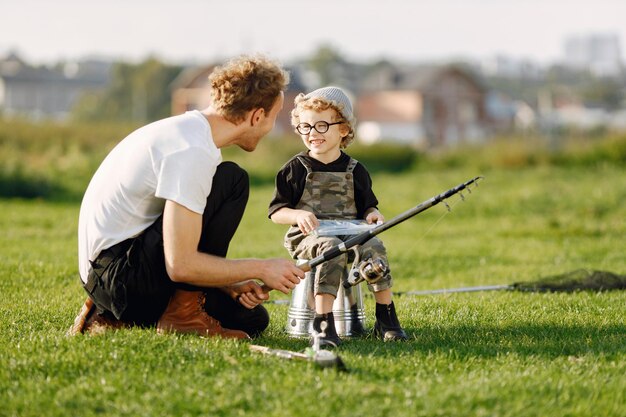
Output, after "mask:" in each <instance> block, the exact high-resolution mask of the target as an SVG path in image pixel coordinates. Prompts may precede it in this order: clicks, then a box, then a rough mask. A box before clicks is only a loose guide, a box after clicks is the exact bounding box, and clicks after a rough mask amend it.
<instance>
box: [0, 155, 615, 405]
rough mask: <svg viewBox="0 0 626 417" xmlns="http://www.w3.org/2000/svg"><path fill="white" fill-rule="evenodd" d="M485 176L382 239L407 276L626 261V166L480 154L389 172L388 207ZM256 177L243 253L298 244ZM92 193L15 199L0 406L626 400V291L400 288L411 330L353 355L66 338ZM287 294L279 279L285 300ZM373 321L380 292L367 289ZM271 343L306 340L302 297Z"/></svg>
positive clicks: (549, 269) (3, 206) (1, 340)
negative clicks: (296, 327)
mask: <svg viewBox="0 0 626 417" xmlns="http://www.w3.org/2000/svg"><path fill="white" fill-rule="evenodd" d="M477 174H484V175H485V177H486V179H485V180H484V181H483V182H482V183H481V184H480V186H479V187H478V188H477V189H475V190H474V192H473V193H472V194H466V195H465V196H466V200H465V201H460V200H459V199H458V198H455V199H452V200H451V206H452V212H451V213H449V214H446V213H447V212H446V210H445V208H444V207H440V206H437V207H434V208H432V209H431V210H428V211H426V212H424V213H422V214H420V215H419V216H417V217H415V218H414V219H411V220H409V221H407V222H405V223H403V224H402V225H400V226H397V227H396V228H393V229H391V230H389V231H387V232H385V233H384V234H383V235H381V238H383V240H384V241H385V244H386V246H387V248H388V251H389V258H390V263H391V267H392V270H393V275H394V280H395V285H394V289H395V290H397V291H409V290H425V289H438V288H452V287H461V286H471V285H488V284H509V283H512V282H515V281H527V280H533V279H536V278H539V277H542V276H547V275H552V274H558V273H562V272H568V271H571V270H574V269H578V268H593V269H602V270H608V271H613V272H617V273H626V256H625V252H626V250H625V249H626V245H625V241H624V236H625V235H626V222H625V217H626V209H625V208H624V203H625V202H626V168H624V167H620V166H619V165H615V164H612V165H598V166H594V167H588V168H563V167H562V168H555V167H541V166H539V167H534V168H521V169H509V170H505V169H490V170H488V171H487V172H475V171H474V170H472V169H468V168H458V169H448V170H437V171H427V170H424V169H414V170H411V171H407V172H404V173H402V174H393V175H392V174H382V173H378V174H376V175H375V178H374V184H375V191H376V193H377V195H378V197H379V199H380V200H381V205H380V208H381V210H382V211H383V213H384V214H385V215H386V216H387V218H391V217H392V216H394V215H396V214H398V213H400V212H402V211H404V210H406V209H408V208H411V207H412V206H415V205H416V204H418V203H420V202H421V201H423V200H426V199H427V198H429V197H431V196H432V195H435V194H438V193H440V192H442V191H444V190H446V189H448V188H450V187H452V186H454V185H456V184H458V183H460V182H462V181H465V180H467V179H469V178H471V177H473V176H475V175H477ZM271 193H272V188H271V185H261V186H258V187H255V188H253V190H252V194H251V200H250V204H249V209H248V211H247V213H246V215H245V217H244V220H243V224H242V227H241V228H240V230H239V231H238V233H237V235H236V236H235V239H234V242H233V244H232V246H231V251H230V253H229V256H231V257H249V256H256V257H270V256H271V257H274V256H285V253H284V252H283V249H282V244H281V239H282V235H283V233H284V231H285V230H284V228H282V227H280V226H276V225H273V224H272V223H271V222H270V221H269V220H267V217H266V207H267V203H268V201H269V199H270V197H271ZM78 208H79V207H78V204H77V203H51V202H45V201H39V200H30V201H25V200H0V230H2V234H1V235H0V292H1V294H2V296H1V298H0V416H74V415H76V416H78V415H80V416H96V415H98V416H161V415H171V416H198V415H203V416H231V415H232V416H237V415H242V416H243V415H246V416H299V417H300V416H302V417H305V416H359V415H360V416H548V415H549V416H624V415H626V395H625V389H624V387H626V318H625V317H626V314H625V313H626V294H624V292H619V291H618V292H605V293H588V292H580V293H573V294H564V293H552V294H537V293H517V292H482V293H463V294H448V295H433V296H422V297H417V296H399V297H397V298H396V304H397V307H398V312H399V316H400V320H401V322H402V323H403V325H404V327H405V328H406V330H407V332H408V333H409V335H410V341H409V342H407V343H397V344H385V343H382V342H380V341H377V340H372V339H357V340H350V341H348V342H346V343H345V344H344V345H343V346H342V347H341V348H340V350H339V354H340V355H341V357H342V358H343V360H344V362H345V363H346V365H347V366H348V368H349V369H350V370H351V372H350V373H347V374H342V373H336V372H334V371H332V370H319V369H316V368H315V367H313V366H312V365H310V364H307V363H300V362H291V361H283V360H280V359H275V358H272V357H264V356H260V355H258V354H255V353H250V352H249V351H248V348H247V346H246V344H245V343H241V344H237V343H236V342H233V341H224V340H219V339H201V338H197V337H193V336H157V335H156V333H155V332H154V330H151V329H144V330H140V329H131V330H122V331H117V332H111V333H109V334H105V335H103V336H99V337H88V336H79V337H75V338H67V337H66V336H65V331H66V330H67V328H68V327H69V325H70V324H71V322H72V320H73V318H74V316H75V314H76V313H77V311H78V309H79V307H80V305H81V303H82V301H83V299H84V294H83V292H82V289H81V288H80V286H79V284H78V278H77V266H76V264H77V261H76V254H75V253H76V223H77V217H78ZM285 298H287V296H285V295H278V294H273V299H274V300H276V299H285ZM365 303H366V314H367V325H368V326H369V327H371V326H372V324H373V319H372V317H373V308H374V306H373V299H372V298H371V297H366V298H365ZM267 307H268V309H269V310H270V313H271V316H272V321H271V325H270V328H269V330H268V331H267V332H266V334H265V335H264V336H263V337H262V338H260V339H259V340H257V341H256V342H255V343H258V344H262V345H268V346H271V347H276V348H285V349H291V350H302V349H304V348H305V347H306V345H307V343H306V341H303V340H298V339H290V338H288V337H287V336H286V335H285V333H284V331H283V329H284V326H285V323H286V317H287V307H286V306H285V305H283V304H268V306H267Z"/></svg>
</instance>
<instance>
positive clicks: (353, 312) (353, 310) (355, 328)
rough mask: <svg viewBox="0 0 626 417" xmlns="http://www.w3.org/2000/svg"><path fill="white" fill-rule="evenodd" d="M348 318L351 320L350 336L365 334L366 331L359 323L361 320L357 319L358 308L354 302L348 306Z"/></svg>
mask: <svg viewBox="0 0 626 417" xmlns="http://www.w3.org/2000/svg"><path fill="white" fill-rule="evenodd" d="M350 319H351V322H352V327H351V329H350V330H351V333H352V336H355V337H360V336H365V335H366V334H367V331H366V330H365V328H364V327H363V324H362V323H361V320H360V319H359V309H358V307H357V305H356V304H355V305H353V306H352V307H350Z"/></svg>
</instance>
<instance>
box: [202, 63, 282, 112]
mask: <svg viewBox="0 0 626 417" xmlns="http://www.w3.org/2000/svg"><path fill="white" fill-rule="evenodd" d="M209 83H210V88H211V99H212V104H213V107H214V108H215V109H216V110H217V111H218V112H219V113H220V114H221V115H222V116H223V117H224V118H225V119H226V120H228V121H230V122H232V123H240V122H242V121H243V120H244V119H245V116H246V113H248V112H249V111H250V110H253V109H259V108H262V109H264V110H265V112H266V113H269V111H270V110H271V109H272V106H273V105H274V103H275V102H276V99H277V98H278V96H279V95H280V92H281V91H285V89H286V88H287V84H289V74H288V73H287V72H286V71H284V70H283V69H282V68H281V67H280V66H279V65H278V64H277V63H275V62H274V61H271V60H269V59H268V58H265V57H263V56H241V57H238V58H234V59H232V60H231V61H229V62H227V63H226V64H224V65H223V66H218V67H216V68H215V69H214V70H213V72H212V73H211V75H209Z"/></svg>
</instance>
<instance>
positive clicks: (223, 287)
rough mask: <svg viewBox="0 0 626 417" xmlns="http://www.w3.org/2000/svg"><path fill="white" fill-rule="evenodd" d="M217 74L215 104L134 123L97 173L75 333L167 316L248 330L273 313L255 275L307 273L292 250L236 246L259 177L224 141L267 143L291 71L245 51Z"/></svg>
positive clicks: (162, 326) (270, 281) (86, 210)
mask: <svg viewBox="0 0 626 417" xmlns="http://www.w3.org/2000/svg"><path fill="white" fill-rule="evenodd" d="M209 81H210V89H211V95H212V99H211V104H210V106H209V107H208V108H206V109H204V110H202V111H189V112H187V113H185V114H183V115H179V116H174V117H170V118H167V119H164V120H160V121H157V122H154V123H152V124H149V125H147V126H144V127H142V128H140V129H138V130H136V131H135V132H133V133H131V134H130V135H129V136H127V137H126V138H125V139H124V140H122V141H121V142H120V143H119V144H118V145H117V146H116V147H115V148H114V149H113V150H112V151H111V153H110V154H109V155H108V156H107V157H106V158H105V160H104V161H103V162H102V165H101V166H100V167H99V168H98V170H97V172H96V173H95V175H94V177H93V178H92V180H91V182H90V184H89V187H88V188H87V191H86V192H85V196H84V198H83V202H82V204H81V210H80V216H79V226H78V246H79V250H78V252H79V271H80V276H81V280H82V282H83V285H84V287H85V290H86V291H87V292H88V293H89V298H88V299H87V301H86V303H85V305H84V306H83V309H82V310H81V313H80V314H79V316H78V317H77V318H76V321H75V323H74V326H73V327H72V328H71V329H70V333H71V334H76V333H79V332H95V331H96V330H97V329H100V328H102V327H103V326H104V327H105V328H106V327H111V326H114V327H118V326H127V325H140V326H151V325H154V324H156V326H157V331H158V332H159V333H166V332H171V331H173V332H187V333H197V334H200V335H205V336H212V335H219V336H222V337H227V338H239V339H241V338H248V337H249V336H255V335H258V334H259V333H260V332H262V331H263V330H264V329H265V328H266V327H267V325H268V323H269V316H268V314H267V311H266V310H265V308H264V307H263V306H261V305H260V304H261V303H262V302H263V301H264V300H266V299H267V298H268V295H267V293H265V292H263V291H262V289H261V286H260V285H259V284H258V283H257V281H256V280H260V281H262V282H263V284H265V286H267V287H269V288H271V289H276V290H279V291H281V292H283V293H288V292H289V291H290V290H291V289H293V288H294V286H295V285H296V284H297V283H298V282H299V281H300V279H301V278H303V277H304V273H303V272H302V271H301V270H300V269H299V268H297V267H296V266H295V265H294V264H293V263H292V262H291V261H289V260H286V259H267V260H262V259H234V260H229V259H226V258H225V256H226V252H227V250H228V246H229V243H230V240H231V238H232V237H233V235H234V233H235V231H236V230H237V227H238V225H239V222H240V220H241V217H242V216H243V212H244V209H245V206H246V203H247V199H248V193H249V184H248V176H247V173H246V172H245V171H244V170H243V169H241V168H239V167H238V166H237V165H236V164H234V163H232V162H224V163H222V162H221V161H222V157H221V151H220V149H221V148H223V147H225V146H231V145H236V146H239V147H240V148H242V149H244V150H246V151H253V150H254V149H255V148H256V146H257V144H258V143H259V141H260V140H261V138H262V137H263V136H265V135H266V134H267V133H269V131H270V130H271V129H272V127H273V126H274V122H275V120H276V116H277V114H278V113H279V111H280V110H281V109H282V106H283V101H284V95H283V91H284V89H285V88H286V85H287V83H288V74H287V73H286V72H284V71H283V70H282V69H281V68H280V67H279V66H277V65H276V64H275V63H273V62H271V61H269V60H267V59H265V58H262V57H254V58H252V57H240V58H237V59H234V60H232V61H230V62H229V63H227V64H226V65H224V66H222V67H218V68H216V69H215V70H214V71H213V73H212V74H211V75H210V76H209Z"/></svg>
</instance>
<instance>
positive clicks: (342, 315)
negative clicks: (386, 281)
mask: <svg viewBox="0 0 626 417" xmlns="http://www.w3.org/2000/svg"><path fill="white" fill-rule="evenodd" d="M314 285H315V268H313V269H312V270H311V271H309V272H307V273H306V274H305V276H304V279H303V280H301V281H300V283H299V284H298V285H296V288H294V290H293V291H292V292H291V301H290V302H289V313H288V315H287V333H288V334H289V335H290V336H293V337H309V336H311V335H312V334H313V317H314V316H315V294H314ZM353 305H356V315H355V316H356V317H353V315H352V309H351V307H352V306H353ZM333 316H334V317H335V328H336V329H337V334H338V335H339V336H343V337H350V336H353V334H352V329H353V326H354V320H359V321H360V323H361V325H362V327H365V310H364V308H363V294H362V293H361V286H360V285H356V286H354V287H350V288H344V287H343V285H340V286H339V291H338V292H337V298H335V302H334V303H333Z"/></svg>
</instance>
